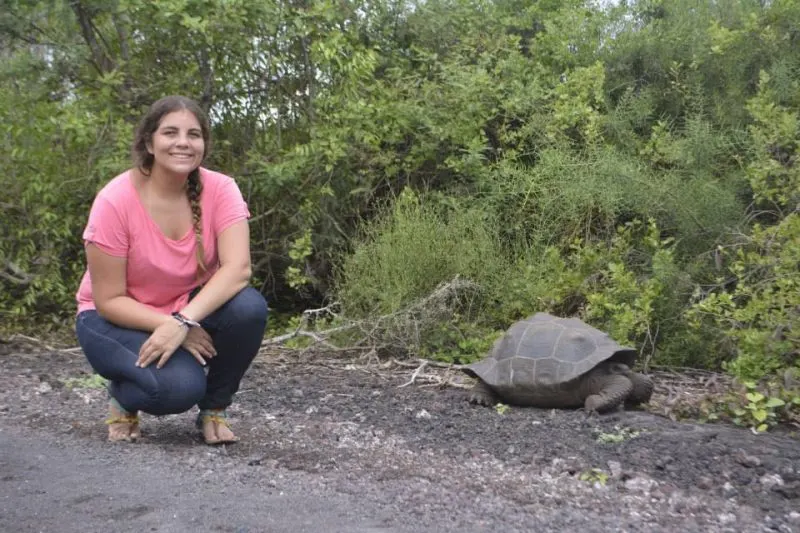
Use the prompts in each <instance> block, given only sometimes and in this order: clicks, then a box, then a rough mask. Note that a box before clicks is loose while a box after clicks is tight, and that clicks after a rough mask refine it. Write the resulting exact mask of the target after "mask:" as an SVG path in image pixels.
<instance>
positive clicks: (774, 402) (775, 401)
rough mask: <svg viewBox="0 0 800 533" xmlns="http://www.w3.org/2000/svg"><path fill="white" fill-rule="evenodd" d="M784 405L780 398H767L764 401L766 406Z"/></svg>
mask: <svg viewBox="0 0 800 533" xmlns="http://www.w3.org/2000/svg"><path fill="white" fill-rule="evenodd" d="M784 405H786V402H784V401H783V400H781V399H780V398H770V399H769V400H767V403H766V407H768V408H770V407H782V406H784Z"/></svg>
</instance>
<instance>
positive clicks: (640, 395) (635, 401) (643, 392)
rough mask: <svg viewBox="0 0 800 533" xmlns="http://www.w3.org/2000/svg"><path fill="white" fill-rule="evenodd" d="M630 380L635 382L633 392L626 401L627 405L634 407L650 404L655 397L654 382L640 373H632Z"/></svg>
mask: <svg viewBox="0 0 800 533" xmlns="http://www.w3.org/2000/svg"><path fill="white" fill-rule="evenodd" d="M628 378H629V379H630V380H631V381H632V382H633V391H632V392H631V394H630V396H628V398H627V399H626V400H625V405H629V406H634V405H639V404H641V403H647V402H649V401H650V397H651V396H652V395H653V380H652V379H650V377H649V376H645V375H644V374H639V373H638V372H631V373H630V374H629V375H628Z"/></svg>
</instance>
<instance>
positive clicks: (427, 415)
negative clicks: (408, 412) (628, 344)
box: [414, 409, 431, 419]
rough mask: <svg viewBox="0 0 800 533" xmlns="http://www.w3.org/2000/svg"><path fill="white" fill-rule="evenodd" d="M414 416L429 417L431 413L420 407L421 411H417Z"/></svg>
mask: <svg viewBox="0 0 800 533" xmlns="http://www.w3.org/2000/svg"><path fill="white" fill-rule="evenodd" d="M414 416H415V417H417V418H426V419H429V418H431V414H430V413H429V412H428V411H426V410H425V409H422V410H421V411H419V412H418V413H417V414H416V415H414Z"/></svg>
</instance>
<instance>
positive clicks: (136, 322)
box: [86, 242, 177, 331]
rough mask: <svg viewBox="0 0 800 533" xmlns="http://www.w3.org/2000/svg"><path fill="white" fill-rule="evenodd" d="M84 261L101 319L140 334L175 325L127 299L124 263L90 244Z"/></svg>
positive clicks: (123, 260)
mask: <svg viewBox="0 0 800 533" xmlns="http://www.w3.org/2000/svg"><path fill="white" fill-rule="evenodd" d="M86 261H87V263H88V266H89V276H90V277H91V279H92V297H93V298H94V304H95V307H96V308H97V312H98V313H99V314H100V316H102V317H103V318H105V319H106V320H108V321H109V322H111V323H112V324H116V325H117V326H120V327H123V328H130V329H138V330H142V331H154V330H155V329H156V328H157V327H158V326H160V325H161V324H163V323H164V322H167V321H170V320H172V321H173V322H177V321H176V320H174V319H173V318H172V317H170V316H169V315H165V314H163V313H159V312H158V311H155V310H153V309H151V308H150V307H148V306H146V305H144V304H142V303H139V302H137V301H136V300H134V299H133V298H131V297H130V296H127V288H128V285H127V281H126V277H125V269H126V267H127V259H125V258H124V257H115V256H113V255H109V254H107V253H105V252H103V251H102V250H101V249H100V248H99V247H98V246H97V245H96V244H92V243H91V242H90V243H87V244H86Z"/></svg>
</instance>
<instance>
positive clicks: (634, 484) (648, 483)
mask: <svg viewBox="0 0 800 533" xmlns="http://www.w3.org/2000/svg"><path fill="white" fill-rule="evenodd" d="M657 485H658V482H656V481H655V480H653V479H650V478H646V477H634V478H631V479H629V480H627V481H626V482H625V488H626V489H628V490H630V491H632V492H650V491H651V490H653V489H654V488H655V487H656V486H657Z"/></svg>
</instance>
